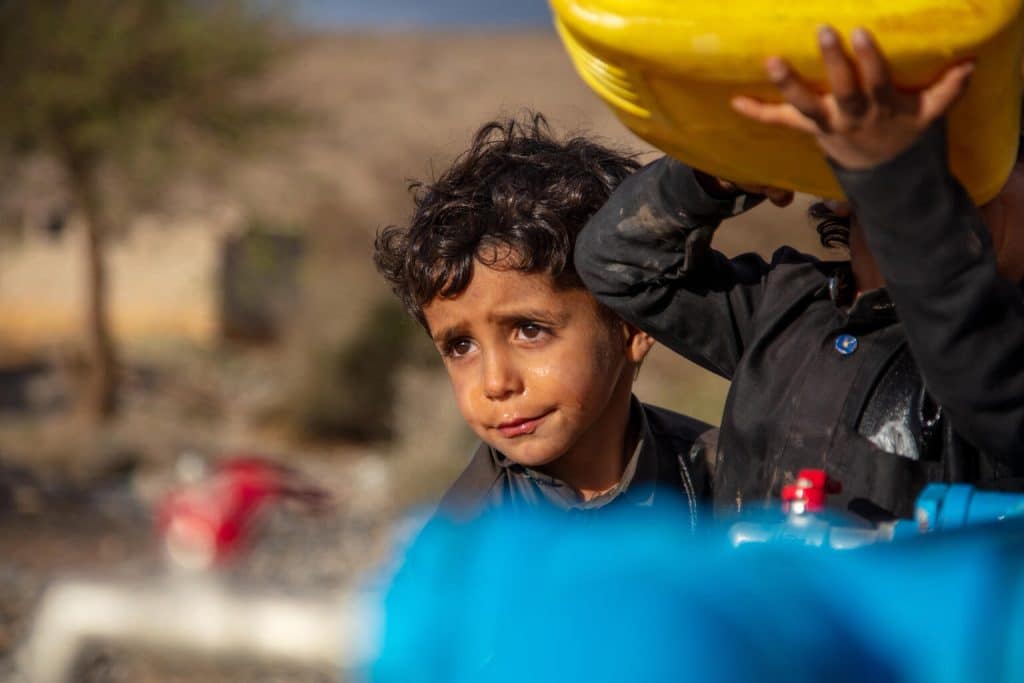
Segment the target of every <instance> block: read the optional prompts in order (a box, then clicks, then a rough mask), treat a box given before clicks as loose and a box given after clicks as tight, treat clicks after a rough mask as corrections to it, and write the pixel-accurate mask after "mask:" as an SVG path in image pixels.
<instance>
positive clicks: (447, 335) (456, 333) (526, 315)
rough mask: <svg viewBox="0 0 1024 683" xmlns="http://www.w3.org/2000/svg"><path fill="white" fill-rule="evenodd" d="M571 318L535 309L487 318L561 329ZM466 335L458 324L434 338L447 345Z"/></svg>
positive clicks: (505, 323)
mask: <svg viewBox="0 0 1024 683" xmlns="http://www.w3.org/2000/svg"><path fill="white" fill-rule="evenodd" d="M569 316H570V313H569V312H568V311H549V310H545V309H540V308H535V309H521V310H517V311H509V312H507V313H491V314H490V315H488V316H487V318H488V320H490V321H493V322H496V323H498V324H503V325H508V324H511V323H518V322H522V321H524V320H536V321H537V322H540V323H544V324H545V325H550V326H552V327H560V326H562V325H564V324H565V323H566V322H567V321H568V320H569ZM465 333H466V330H465V325H463V324H461V323H456V324H454V325H450V326H448V327H445V328H442V329H440V330H438V332H437V333H436V334H434V335H432V338H433V340H434V343H435V344H447V343H448V342H450V341H451V340H453V339H457V338H458V337H461V336H462V335H464V334H465Z"/></svg>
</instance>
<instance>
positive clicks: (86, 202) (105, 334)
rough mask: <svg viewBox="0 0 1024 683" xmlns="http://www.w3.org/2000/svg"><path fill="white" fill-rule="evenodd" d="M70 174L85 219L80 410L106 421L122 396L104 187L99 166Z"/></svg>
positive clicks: (84, 166) (83, 166)
mask: <svg viewBox="0 0 1024 683" xmlns="http://www.w3.org/2000/svg"><path fill="white" fill-rule="evenodd" d="M69 166H70V169H69V170H70V171H71V173H70V175H71V183H72V186H73V191H74V195H75V200H76V202H77V203H78V205H79V208H80V209H81V210H82V214H83V217H84V219H85V234H86V244H85V259H86V283H85V284H86V288H87V297H88V298H87V302H86V305H87V308H86V320H85V323H86V337H87V365H88V368H87V380H86V382H85V388H84V392H83V394H82V395H81V396H80V397H79V410H80V411H81V413H82V414H83V415H84V416H85V417H87V418H88V419H90V420H92V421H94V422H101V421H105V420H107V419H109V418H111V417H113V415H114V414H115V413H116V411H117V399H118V361H117V352H116V350H115V347H114V340H113V337H112V336H111V334H110V318H109V314H108V311H107V299H108V288H107V284H108V283H107V253H106V245H107V237H108V229H107V223H106V217H105V215H104V212H103V203H102V199H101V197H100V190H99V188H98V187H97V185H96V177H95V168H94V167H93V166H92V165H91V164H88V163H85V164H71V165H69Z"/></svg>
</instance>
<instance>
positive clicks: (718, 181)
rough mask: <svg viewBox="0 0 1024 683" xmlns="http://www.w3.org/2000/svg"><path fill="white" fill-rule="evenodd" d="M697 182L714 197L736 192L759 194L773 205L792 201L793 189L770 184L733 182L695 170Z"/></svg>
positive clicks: (782, 204)
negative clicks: (784, 188)
mask: <svg viewBox="0 0 1024 683" xmlns="http://www.w3.org/2000/svg"><path fill="white" fill-rule="evenodd" d="M697 182H699V183H700V184H701V187H703V188H704V190H705V191H706V192H708V193H710V194H711V195H713V196H716V197H733V196H735V195H738V194H741V193H742V194H759V195H764V196H765V197H767V199H768V201H770V202H771V203H772V204H774V205H775V206H789V205H790V204H792V203H793V191H792V190H783V189H780V188H778V187H772V186H771V185H748V184H745V183H734V182H733V181H731V180H726V179H725V178H719V177H718V176H713V175H708V174H707V173H704V172H702V171H697Z"/></svg>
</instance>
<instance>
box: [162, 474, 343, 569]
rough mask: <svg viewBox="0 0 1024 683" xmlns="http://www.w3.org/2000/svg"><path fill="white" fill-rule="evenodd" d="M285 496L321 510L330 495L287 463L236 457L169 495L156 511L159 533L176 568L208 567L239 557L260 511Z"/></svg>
mask: <svg viewBox="0 0 1024 683" xmlns="http://www.w3.org/2000/svg"><path fill="white" fill-rule="evenodd" d="M285 498H289V499H297V500H300V501H302V502H304V503H306V504H307V505H310V506H320V505H322V504H324V503H325V502H326V501H327V494H326V493H325V492H324V491H323V490H322V489H320V488H318V487H315V486H312V485H310V484H308V483H306V482H303V481H302V480H301V478H300V476H299V475H298V473H297V472H296V471H295V470H293V469H291V468H289V467H285V466H284V465H280V464H278V463H275V462H272V461H270V460H266V459H264V458H260V457H252V456H241V457H234V458H230V459H227V460H224V461H222V462H219V463H218V464H217V465H216V466H215V467H214V468H213V470H212V471H211V472H210V473H209V474H207V475H206V476H205V477H203V478H201V479H199V480H198V481H196V482H194V483H191V484H186V485H184V486H182V487H180V488H178V489H175V490H173V491H171V492H170V493H169V494H167V496H166V497H165V498H164V499H163V501H161V503H160V506H159V508H158V510H157V515H156V521H157V529H158V530H159V532H160V533H161V535H162V536H163V539H164V543H165V546H166V548H167V551H168V554H169V555H170V556H171V558H172V559H173V560H175V561H176V562H177V563H178V564H181V565H183V566H186V567H188V568H192V569H200V568H207V567H210V566H212V565H215V564H223V563H224V562H226V561H228V560H230V559H231V558H233V557H235V556H236V555H237V554H238V552H239V551H240V550H241V549H242V548H243V547H244V545H245V541H246V540H247V539H248V537H249V535H250V532H251V529H252V527H253V525H254V523H255V521H256V520H257V518H258V516H259V513H260V511H261V510H263V509H264V508H266V506H267V505H269V504H271V503H273V502H275V501H278V500H281V499H285Z"/></svg>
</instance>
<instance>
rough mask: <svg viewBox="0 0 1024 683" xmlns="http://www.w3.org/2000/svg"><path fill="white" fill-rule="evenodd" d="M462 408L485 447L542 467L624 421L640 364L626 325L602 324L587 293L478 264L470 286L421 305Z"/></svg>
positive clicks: (539, 276)
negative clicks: (611, 424) (612, 423)
mask: <svg viewBox="0 0 1024 683" xmlns="http://www.w3.org/2000/svg"><path fill="white" fill-rule="evenodd" d="M423 313H424V316H425V317H426V321H427V325H428V326H429V329H430V333H431V336H432V337H433V340H434V343H435V345H436V346H437V348H438V350H439V351H440V352H441V356H442V358H443V359H444V363H445V367H446V368H447V370H448V375H449V377H450V379H451V382H452V387H453V388H454V390H455V397H456V400H457V401H458V405H459V410H460V411H461V412H462V416H463V418H465V420H466V422H467V423H469V425H470V427H472V429H473V431H474V432H476V434H477V436H479V437H480V439H482V440H483V441H485V442H486V443H488V444H490V445H491V446H493V447H494V448H496V449H498V450H499V451H501V452H502V453H504V454H505V455H506V456H507V457H509V458H510V459H512V460H513V461H515V462H517V463H519V464H521V465H526V466H529V467H542V466H543V465H546V464H548V463H551V462H553V461H554V460H556V459H558V458H560V457H562V456H563V455H566V454H569V453H570V452H576V451H579V452H581V453H585V452H586V451H587V450H589V449H594V448H597V447H600V446H603V447H604V448H607V444H599V443H591V442H592V441H595V440H597V439H600V438H601V433H602V432H605V431H607V425H604V424H603V421H605V420H608V419H612V416H615V417H614V419H617V420H621V421H624V420H625V419H626V416H628V403H629V396H630V391H631V386H632V381H633V375H634V373H635V368H636V364H635V363H637V362H639V360H642V357H643V354H645V353H646V348H649V345H648V346H647V347H646V348H644V349H643V351H642V352H640V358H639V359H636V358H635V357H636V355H637V353H638V352H637V351H635V350H634V348H635V347H637V344H636V343H635V342H633V343H631V336H632V335H631V334H630V330H629V328H627V327H626V325H625V324H624V323H621V322H618V321H611V320H609V319H608V316H604V317H602V315H601V313H600V311H599V309H598V306H597V302H596V301H595V300H594V298H593V296H591V295H590V294H589V293H588V292H587V291H586V290H584V289H579V288H574V289H556V288H554V286H553V283H552V279H551V277H550V276H549V275H547V274H525V273H521V272H518V271H515V270H510V269H501V268H500V264H499V267H498V268H492V267H488V266H485V265H482V264H480V263H479V262H477V263H476V264H475V267H474V272H473V278H472V280H471V281H470V283H469V286H468V287H467V288H466V290H465V291H463V292H462V293H461V294H459V295H458V296H456V297H454V298H451V299H442V298H440V297H438V298H435V299H434V300H433V301H431V302H430V303H429V304H428V305H427V306H425V307H424V308H423Z"/></svg>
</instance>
